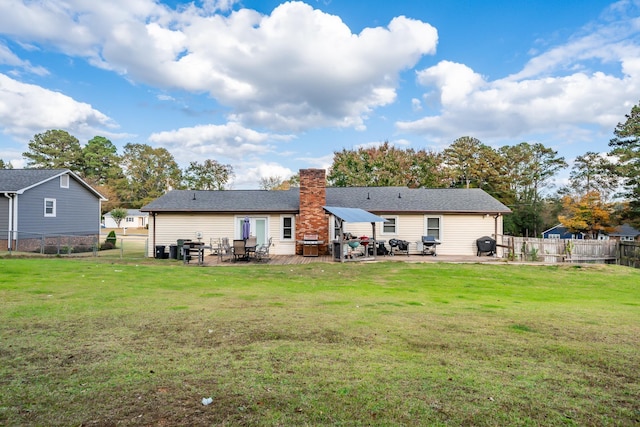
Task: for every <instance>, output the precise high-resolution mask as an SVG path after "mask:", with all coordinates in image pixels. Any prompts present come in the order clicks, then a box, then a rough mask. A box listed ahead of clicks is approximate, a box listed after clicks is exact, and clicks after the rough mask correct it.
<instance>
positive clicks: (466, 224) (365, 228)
mask: <svg viewBox="0 0 640 427" xmlns="http://www.w3.org/2000/svg"><path fill="white" fill-rule="evenodd" d="M379 216H381V217H383V218H389V217H390V216H388V215H384V214H380V215H379ZM436 217H437V218H440V238H439V239H438V240H440V242H441V244H440V245H438V255H475V254H476V252H477V248H476V240H477V239H479V238H480V237H482V236H493V234H494V233H495V222H494V217H493V216H485V215H480V214H469V215H466V214H459V215H441V216H438V215H423V214H415V215H398V216H397V217H396V218H397V223H398V226H399V227H398V231H399V232H398V233H397V234H396V235H385V234H383V233H382V223H376V238H377V239H378V240H386V241H387V243H388V241H389V239H392V238H397V239H402V240H406V241H408V242H409V252H410V253H411V254H416V253H418V247H419V245H418V242H422V236H425V235H427V224H426V222H427V221H426V219H427V218H436ZM345 231H347V232H349V233H352V234H355V235H356V236H371V224H369V223H345ZM500 233H502V218H499V219H498V234H500Z"/></svg>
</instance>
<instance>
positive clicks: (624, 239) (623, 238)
mask: <svg viewBox="0 0 640 427" xmlns="http://www.w3.org/2000/svg"><path fill="white" fill-rule="evenodd" d="M620 241H621V242H633V236H620Z"/></svg>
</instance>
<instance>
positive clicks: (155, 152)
mask: <svg viewBox="0 0 640 427" xmlns="http://www.w3.org/2000/svg"><path fill="white" fill-rule="evenodd" d="M22 156H23V157H24V158H25V159H26V160H27V166H26V167H27V168H30V169H70V170H72V171H73V172H75V173H77V174H78V175H79V176H81V177H82V178H83V179H84V180H85V181H87V183H88V184H90V185H91V186H92V187H93V188H95V189H96V190H97V191H98V192H99V193H101V194H102V195H103V196H105V197H106V198H107V199H108V201H107V202H106V203H104V204H103V206H102V210H103V212H102V213H105V212H108V211H110V210H112V209H114V208H116V207H124V208H140V207H141V206H143V205H145V204H147V203H149V202H150V201H152V200H154V199H156V198H158V197H160V196H161V195H163V194H164V193H166V192H167V191H168V190H170V189H201V190H221V189H224V188H225V186H226V185H227V184H228V182H229V181H230V180H231V179H232V178H233V176H234V173H233V168H232V167H231V165H225V164H220V163H218V162H217V161H216V160H211V159H207V160H204V161H203V162H202V163H200V162H197V161H193V162H190V163H189V166H187V167H186V168H185V169H184V170H182V169H180V167H179V166H178V163H177V162H176V161H175V159H174V157H173V155H172V154H171V153H170V152H169V151H168V150H166V149H165V148H153V147H151V146H149V145H147V144H132V143H129V144H126V145H125V146H124V148H123V151H122V154H118V150H117V148H116V146H115V145H114V144H113V143H112V142H111V141H110V140H109V139H107V138H105V137H103V136H96V137H94V138H92V139H91V140H89V141H88V142H87V143H86V144H85V145H84V146H81V144H80V141H79V140H78V139H77V138H76V137H74V136H73V135H70V134H69V133H68V132H66V131H64V130H59V129H54V130H48V131H46V132H44V133H41V134H37V135H35V136H34V138H33V139H32V140H31V141H29V145H28V151H26V152H25V153H23V154H22ZM0 167H1V168H11V167H12V166H11V164H10V163H5V162H4V161H2V160H0Z"/></svg>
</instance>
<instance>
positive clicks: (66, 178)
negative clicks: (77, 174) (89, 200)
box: [60, 175, 69, 188]
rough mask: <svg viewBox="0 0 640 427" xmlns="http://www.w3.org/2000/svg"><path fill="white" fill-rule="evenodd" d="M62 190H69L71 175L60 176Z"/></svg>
mask: <svg viewBox="0 0 640 427" xmlns="http://www.w3.org/2000/svg"><path fill="white" fill-rule="evenodd" d="M60 188H69V175H60Z"/></svg>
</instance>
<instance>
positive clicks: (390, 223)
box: [382, 216, 398, 234]
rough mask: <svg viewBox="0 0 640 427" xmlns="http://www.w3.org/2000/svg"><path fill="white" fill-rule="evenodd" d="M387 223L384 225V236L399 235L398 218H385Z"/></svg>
mask: <svg viewBox="0 0 640 427" xmlns="http://www.w3.org/2000/svg"><path fill="white" fill-rule="evenodd" d="M383 218H384V219H386V220H387V222H383V223H382V234H398V217H395V216H391V217H389V216H385V217H383Z"/></svg>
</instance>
